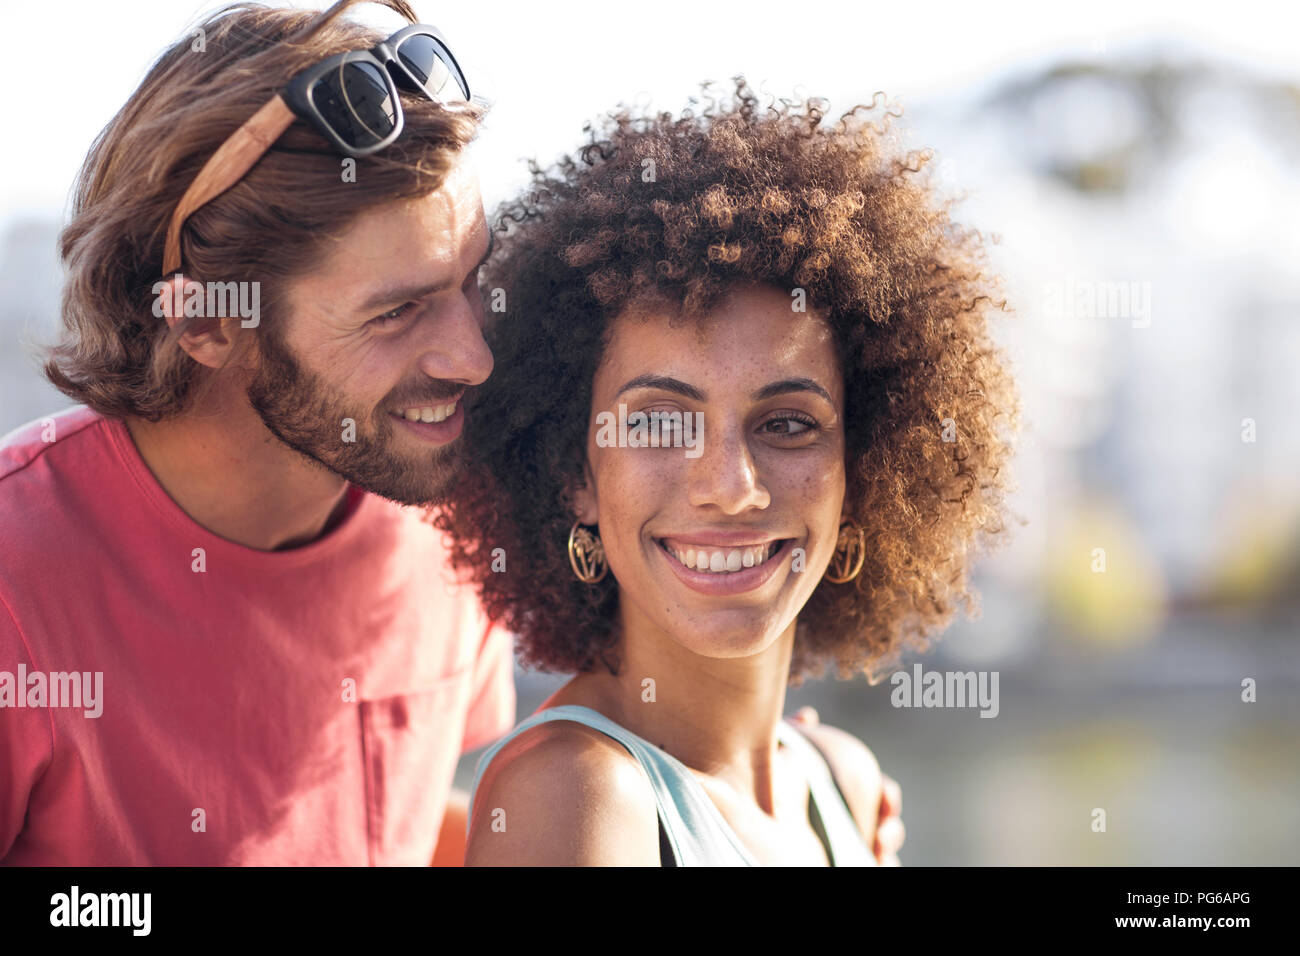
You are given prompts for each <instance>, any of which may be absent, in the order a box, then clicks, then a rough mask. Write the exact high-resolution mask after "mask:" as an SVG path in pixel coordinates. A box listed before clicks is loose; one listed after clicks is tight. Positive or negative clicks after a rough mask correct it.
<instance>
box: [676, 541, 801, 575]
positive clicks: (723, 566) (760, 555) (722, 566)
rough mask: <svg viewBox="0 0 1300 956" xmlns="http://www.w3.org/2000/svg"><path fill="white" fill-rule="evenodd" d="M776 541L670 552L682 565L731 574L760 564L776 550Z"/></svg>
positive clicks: (693, 568)
mask: <svg viewBox="0 0 1300 956" xmlns="http://www.w3.org/2000/svg"><path fill="white" fill-rule="evenodd" d="M776 548H777V542H772V543H771V544H765V545H764V544H760V545H756V546H754V547H752V548H729V549H727V550H726V551H722V550H718V551H709V550H706V549H704V548H701V549H699V550H698V551H697V550H696V549H695V548H687V549H685V550H684V551H679V550H676V549H673V550H672V554H673V556H674V557H675V558H677V560H678V561H680V562H681V563H682V565H683V566H684V567H687V568H691V569H692V570H696V571H709V572H711V573H713V574H731V573H734V572H736V571H739V570H741V569H742V568H752V567H754V566H755V565H759V564H762V563H763V562H764V561H766V560H767V559H768V558H770V557H771V556H772V553H773V552H775V551H776Z"/></svg>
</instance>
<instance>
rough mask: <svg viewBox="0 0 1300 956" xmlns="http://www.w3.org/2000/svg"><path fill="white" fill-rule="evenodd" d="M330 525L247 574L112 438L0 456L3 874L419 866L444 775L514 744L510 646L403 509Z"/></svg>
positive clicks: (62, 441) (236, 554) (82, 421)
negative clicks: (18, 868)
mask: <svg viewBox="0 0 1300 956" xmlns="http://www.w3.org/2000/svg"><path fill="white" fill-rule="evenodd" d="M349 505H350V511H349V512H348V514H347V515H346V517H344V518H343V519H342V521H341V522H340V523H339V524H338V525H337V526H336V527H335V528H333V529H332V530H331V531H330V532H329V533H328V534H326V535H323V536H322V537H321V538H319V539H318V540H316V541H314V542H312V543H311V544H309V545H306V546H305V547H300V548H296V549H292V550H287V551H259V550H256V549H253V548H247V547H244V546H242V545H239V544H235V543H233V542H231V541H228V540H226V539H224V538H220V537H218V536H216V535H214V534H212V533H211V532H209V531H207V530H205V529H204V528H202V527H201V526H199V525H198V524H196V523H195V522H194V521H193V520H192V519H191V518H190V517H189V516H188V515H187V514H186V513H185V512H184V511H182V510H181V508H180V507H179V506H178V505H177V504H176V503H175V502H174V501H172V499H171V498H170V497H168V495H167V494H166V492H164V491H163V489H162V487H161V486H160V485H159V484H158V482H157V480H156V479H155V478H154V477H153V474H152V473H151V472H150V471H149V469H148V467H147V466H146V465H145V463H144V461H143V459H141V457H140V455H139V453H138V452H137V450H136V448H135V444H134V442H133V441H132V439H131V436H130V432H128V431H127V429H126V426H125V425H124V424H123V423H122V422H121V421H120V420H117V419H112V418H105V417H103V416H101V415H98V414H96V413H94V412H92V411H91V410H89V409H87V408H85V407H77V408H74V409H70V410H68V411H66V412H62V413H59V414H58V415H54V416H51V418H49V419H43V420H40V421H37V422H33V423H31V424H29V425H26V426H24V427H22V428H20V429H18V430H17V431H15V432H12V433H11V434H10V435H8V436H7V437H5V438H4V439H3V441H0V863H4V864H11V865H13V864H35V865H65V864H76V865H92V866H98V865H143V864H166V865H187V864H196V865H224V864H252V865H258V864H261V865H280V864H284V865H366V864H372V865H388V864H416V865H427V864H428V863H429V861H430V860H431V859H432V857H433V851H434V845H435V843H436V841H437V836H438V831H439V827H440V825H441V822H442V816H443V812H444V810H445V808H446V803H447V796H448V793H449V791H450V789H451V786H452V781H453V777H454V773H455V769H456V764H457V760H458V758H459V757H460V755H461V753H462V752H464V751H469V750H473V749H476V748H477V747H480V746H482V745H484V744H487V743H489V742H491V741H493V740H495V739H496V738H498V737H499V736H501V735H502V734H503V733H505V732H506V731H508V730H509V729H510V728H511V727H512V726H513V725H514V719H515V691H514V672H513V661H512V648H511V639H510V635H509V634H508V633H506V632H505V631H503V630H501V629H499V628H494V627H493V626H491V625H490V624H489V622H488V621H487V620H486V619H485V618H484V616H483V614H482V612H481V610H480V609H479V606H478V602H477V601H476V600H475V599H474V597H473V594H472V592H471V591H470V590H469V589H468V588H458V587H455V586H454V585H453V584H452V583H451V578H450V572H449V571H448V570H447V568H446V552H445V549H444V547H443V545H442V543H441V536H440V534H439V533H438V532H437V531H435V530H434V529H433V528H432V527H431V526H430V525H428V524H427V523H426V522H424V521H423V520H422V519H421V515H420V512H419V510H418V509H413V508H404V507H401V506H399V505H396V504H393V503H392V502H389V501H387V500H386V499H383V498H379V497H377V496H375V495H371V494H368V493H365V492H363V491H361V490H360V489H358V488H355V487H354V488H352V489H351V490H350V492H349ZM73 672H75V673H76V674H78V675H79V677H78V678H76V679H74V678H73V677H72V676H71V675H72V674H73ZM20 698H21V699H20ZM20 704H21V705H22V706H20Z"/></svg>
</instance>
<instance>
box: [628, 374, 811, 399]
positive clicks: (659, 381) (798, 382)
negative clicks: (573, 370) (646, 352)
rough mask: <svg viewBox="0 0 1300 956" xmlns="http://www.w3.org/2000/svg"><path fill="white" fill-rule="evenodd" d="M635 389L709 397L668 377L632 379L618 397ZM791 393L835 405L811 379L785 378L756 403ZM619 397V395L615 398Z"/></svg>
mask: <svg viewBox="0 0 1300 956" xmlns="http://www.w3.org/2000/svg"><path fill="white" fill-rule="evenodd" d="M634 388H657V389H662V390H663V391H665V392H676V393H677V394H679V395H685V396H686V397H687V398H691V399H694V400H695V401H697V402H702V401H704V400H705V398H706V397H707V396H706V395H705V393H704V392H702V391H700V390H699V389H698V388H696V387H695V386H694V385H687V384H686V383H685V382H683V381H682V380H681V379H677V378H672V377H671V376H668V375H638V376H637V377H636V378H634V379H630V380H629V381H628V382H627V383H626V384H625V385H624V386H623V387H622V388H620V389H619V390H618V395H622V394H623V393H624V392H630V391H631V390H632V389H634ZM790 392H813V393H814V394H816V395H820V396H821V397H822V398H824V399H826V401H828V402H831V403H832V404H834V400H833V399H832V398H831V395H830V392H828V391H826V389H824V388H822V387H821V386H820V385H818V384H817V383H816V382H814V381H813V380H812V379H810V378H785V379H782V380H781V381H779V382H773V383H771V384H770V385H764V386H763V387H762V388H760V389H759V390H758V391H757V392H755V393H754V396H753V397H754V401H756V402H761V401H762V400H763V399H765V398H772V397H774V396H776V395H786V394H789V393H790ZM615 397H616V398H617V397H618V396H617V395H616V396H615Z"/></svg>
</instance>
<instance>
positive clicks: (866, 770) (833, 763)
mask: <svg viewBox="0 0 1300 956" xmlns="http://www.w3.org/2000/svg"><path fill="white" fill-rule="evenodd" d="M795 726H796V727H797V728H798V729H799V730H800V731H801V732H802V733H803V734H804V736H806V737H808V738H809V739H810V740H812V742H813V743H815V744H816V745H817V747H818V749H819V750H820V751H821V752H822V755H823V756H824V757H825V758H826V763H827V764H829V765H830V769H831V773H832V774H834V776H835V782H836V783H837V784H839V787H840V789H841V790H842V791H843V792H844V802H845V803H847V804H848V806H849V812H850V813H851V814H853V820H854V822H855V823H857V825H858V830H859V831H861V833H862V835H863V838H864V839H866V840H868V841H869V844H868V845H870V841H874V840H875V836H876V823H877V821H878V820H879V817H880V795H881V774H880V764H879V762H877V760H876V755H875V754H873V753H872V752H871V748H870V747H868V746H867V745H866V744H864V743H863V742H862V741H861V740H859V739H858V738H857V737H855V736H853V734H851V733H849V732H848V731H846V730H840V729H839V728H838V727H831V726H829V725H827V724H822V723H816V724H811V725H809V724H803V723H799V724H795Z"/></svg>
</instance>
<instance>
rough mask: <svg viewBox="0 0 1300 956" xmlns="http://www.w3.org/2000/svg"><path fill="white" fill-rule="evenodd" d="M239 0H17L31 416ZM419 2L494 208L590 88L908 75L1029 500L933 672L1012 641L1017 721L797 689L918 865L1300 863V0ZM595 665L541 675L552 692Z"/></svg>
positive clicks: (656, 99) (989, 666)
mask: <svg viewBox="0 0 1300 956" xmlns="http://www.w3.org/2000/svg"><path fill="white" fill-rule="evenodd" d="M221 5H222V4H220V3H191V2H188V0H123V2H121V3H116V4H103V3H98V2H93V0H81V2H72V0H68V2H65V3H63V4H60V5H58V7H57V8H54V7H50V6H49V5H46V4H36V3H18V2H14V0H6V2H5V8H4V19H5V22H6V24H7V25H8V27H9V29H8V30H7V34H8V35H9V36H11V37H26V38H28V39H32V38H36V37H40V36H47V35H50V32H51V31H53V30H55V29H61V30H62V31H63V32H62V33H61V34H60V37H61V39H60V42H59V44H58V45H57V50H58V55H59V58H60V59H61V60H62V61H63V62H64V63H65V66H58V65H57V64H55V63H53V62H52V61H51V59H50V52H49V50H48V48H47V47H46V46H45V45H43V44H38V43H25V44H22V45H19V46H16V47H15V48H14V49H11V50H10V51H9V53H8V55H7V57H6V62H5V64H4V66H3V68H2V69H3V70H4V73H5V76H6V78H7V79H8V82H7V83H6V84H5V86H6V87H7V88H9V89H17V88H28V89H29V91H30V90H31V88H32V87H35V88H36V95H29V96H25V97H23V98H21V100H20V101H17V102H14V103H12V104H10V106H9V111H10V116H11V121H10V129H11V132H14V131H18V130H26V131H28V132H29V133H32V134H34V138H32V139H31V140H28V139H27V137H25V136H24V137H21V138H14V139H11V140H10V142H8V143H7V144H6V146H5V148H4V149H3V150H2V151H0V433H4V432H8V431H9V430H10V429H12V428H15V427H17V426H18V425H20V424H22V423H24V422H26V421H29V420H31V419H34V418H38V417H41V416H42V415H44V414H46V413H48V412H50V411H53V410H56V409H58V408H62V407H64V406H66V405H67V404H69V403H68V401H67V400H66V399H65V398H64V397H63V396H62V395H60V394H59V393H57V392H55V391H54V390H53V389H52V388H51V387H50V386H48V385H47V384H46V383H45V382H44V380H43V379H42V377H41V375H40V373H39V371H38V369H37V366H36V363H35V361H34V360H33V358H32V356H31V352H30V345H31V344H32V343H35V342H46V341H50V340H51V339H52V338H53V337H54V336H55V334H56V330H57V327H58V293H59V287H60V282H61V275H60V269H59V265H58V262H57V258H56V254H55V241H56V237H57V234H58V230H59V228H60V226H61V223H62V222H63V220H64V217H65V215H66V203H67V197H68V190H69V187H70V186H71V184H72V181H73V178H74V176H75V174H76V171H77V168H78V166H79V165H80V163H81V160H82V159H83V157H84V156H85V153H86V151H87V149H88V148H89V146H90V144H91V142H92V140H93V138H94V137H95V135H96V134H97V132H98V131H99V130H100V129H101V128H102V126H103V125H104V124H105V123H106V122H107V121H108V120H109V119H110V118H111V117H112V115H113V114H114V113H115V112H116V110H117V109H118V108H119V107H120V106H121V104H122V103H123V102H124V101H125V99H126V98H127V96H128V95H129V94H130V92H131V91H132V90H133V89H134V87H135V85H136V84H137V83H138V82H139V80H140V79H141V78H142V76H143V75H144V73H145V71H146V69H147V67H148V65H149V64H150V63H151V62H152V59H153V58H154V57H155V56H156V55H157V54H158V52H159V51H160V50H161V49H162V47H163V46H164V45H166V44H167V43H169V42H171V41H172V40H174V39H176V38H178V37H180V36H182V35H184V33H185V28H186V27H187V26H188V25H189V24H190V23H191V22H193V21H194V20H195V19H196V18H197V17H198V16H199V15H200V14H202V13H205V12H208V11H211V10H212V9H215V8H217V7H219V6H221ZM297 5H299V6H313V7H320V6H324V5H325V4H323V3H305V4H304V3H300V4H297ZM414 5H415V8H416V10H417V12H418V13H419V14H420V15H421V17H422V19H425V20H428V21H430V22H433V23H436V24H438V25H439V26H440V27H441V28H442V29H443V30H444V31H445V32H446V33H447V35H448V37H449V39H450V40H451V42H452V44H453V48H454V49H455V50H456V51H457V53H458V55H460V54H462V53H463V56H462V62H463V65H464V66H465V68H466V72H467V73H468V75H469V77H470V82H471V84H475V83H477V84H478V85H480V86H483V87H485V88H486V90H487V92H488V94H489V95H490V96H492V97H493V98H494V100H495V103H496V105H495V107H494V110H493V112H492V114H491V116H490V119H489V123H488V127H487V130H486V132H485V133H484V135H483V137H482V139H481V140H480V142H479V143H478V144H477V146H476V147H475V151H476V157H475V158H476V160H477V163H478V167H479V170H480V180H481V184H482V189H483V194H484V200H485V203H486V205H487V206H488V210H489V213H490V212H491V209H492V207H493V206H494V205H495V204H496V203H497V202H498V201H500V200H501V199H503V198H505V197H507V196H509V195H511V194H512V193H513V192H514V191H516V190H518V189H519V188H520V187H521V186H522V185H523V183H524V182H525V181H526V178H527V176H526V169H525V166H524V163H523V161H524V159H525V158H528V157H536V158H538V159H539V160H540V161H542V162H543V163H548V162H550V161H552V160H553V159H555V158H556V157H557V156H558V155H559V154H560V153H561V152H563V151H566V150H569V149H571V148H573V147H574V146H575V145H576V144H577V143H579V142H580V141H581V139H582V125H583V123H584V121H586V120H587V119H589V118H591V117H594V116H596V115H598V114H599V113H601V112H603V111H606V110H608V109H611V108H612V107H614V106H615V105H616V104H617V103H618V102H620V101H627V102H639V103H650V104H652V105H653V106H654V107H655V108H657V109H667V110H673V111H676V110H680V109H681V108H682V107H683V106H686V105H687V103H688V99H689V98H690V97H691V96H692V95H693V94H695V93H697V92H698V84H699V83H700V82H701V81H703V80H706V79H712V80H718V81H723V82H725V81H726V80H727V79H728V77H730V76H732V75H733V74H736V73H744V74H745V75H746V76H747V77H748V78H749V79H750V80H751V82H752V83H753V84H754V85H755V87H756V88H759V89H760V90H762V91H765V92H767V93H770V94H772V95H774V96H790V95H792V94H801V95H818V96H824V97H827V98H828V99H829V100H830V102H831V107H832V110H831V112H833V113H837V112H841V111H843V110H847V109H848V108H850V107H851V106H853V105H854V104H856V103H859V102H864V103H869V102H871V100H872V96H873V94H874V93H875V92H876V91H877V90H882V91H884V92H885V93H886V94H887V95H888V97H889V100H890V102H891V103H894V104H897V105H899V106H901V108H902V110H903V116H902V119H901V120H900V121H897V124H898V125H900V126H901V127H902V128H904V129H906V131H907V136H908V142H909V144H910V145H912V146H913V147H915V148H918V149H919V148H924V147H929V148H931V149H933V150H934V158H933V160H932V161H933V163H934V164H935V169H936V172H937V174H938V179H939V182H940V183H941V185H942V187H943V188H944V189H945V190H946V191H948V192H949V193H950V194H952V195H956V196H963V197H965V198H964V199H963V201H962V203H961V204H960V205H959V206H958V207H957V217H958V219H959V220H960V221H961V222H963V223H965V224H968V225H971V226H975V227H977V228H979V229H980V230H981V231H983V232H984V233H986V234H989V235H992V236H994V237H995V238H996V239H997V243H996V245H994V246H993V248H992V255H993V257H994V261H995V264H996V265H997V267H998V268H999V269H1000V270H1001V271H1002V272H1003V274H1004V275H1005V276H1006V291H1007V293H1008V295H1009V298H1010V300H1011V305H1012V307H1013V308H1014V310H1015V311H1014V313H1013V314H1010V315H1008V316H1005V317H1003V318H1002V319H1000V320H999V325H998V327H997V335H998V337H999V340H1000V341H1001V342H1002V343H1003V344H1004V345H1005V347H1006V349H1007V352H1008V354H1009V355H1010V356H1011V358H1012V361H1013V364H1014V368H1015V371H1016V374H1017V375H1018V377H1019V381H1020V384H1021V389H1022V393H1023V398H1024V403H1025V413H1026V423H1025V424H1026V427H1025V431H1024V434H1023V436H1022V439H1021V451H1020V454H1019V457H1018V458H1017V460H1016V463H1015V474H1016V478H1017V480H1018V482H1019V485H1020V490H1019V492H1018V493H1017V494H1016V496H1015V497H1014V498H1013V499H1012V501H1011V507H1012V509H1013V510H1014V512H1015V513H1016V514H1017V515H1019V516H1020V517H1021V518H1023V520H1024V523H1023V524H1021V523H1019V522H1016V521H1013V522H1012V523H1011V525H1010V527H1009V535H1010V541H1009V543H1008V545H1007V546H1005V547H1003V548H1001V549H1000V550H999V551H997V552H995V553H994V554H993V555H990V556H989V557H987V558H985V559H984V560H983V562H982V563H981V564H980V565H979V566H978V572H977V574H976V576H975V583H976V586H977V587H978V589H979V591H980V593H981V596H982V601H981V603H982V613H981V614H980V616H978V617H977V618H976V619H973V620H971V619H961V620H959V622H958V623H956V624H955V625H954V626H953V627H952V628H950V629H949V631H948V632H947V633H945V634H944V635H943V636H942V638H941V639H940V640H939V641H938V642H937V644H936V647H935V649H934V650H932V651H931V652H930V653H929V654H926V655H924V656H921V657H918V658H911V657H909V658H907V659H905V661H904V666H905V668H906V669H907V670H908V671H910V670H911V668H912V666H913V664H915V663H917V662H919V663H921V664H922V665H923V666H924V668H925V669H926V670H927V671H930V670H941V671H996V672H997V673H998V674H999V692H1000V693H999V697H1000V700H999V713H998V716H997V717H996V718H995V719H981V718H980V717H979V712H978V710H976V709H966V710H962V709H902V708H895V707H893V706H891V704H890V694H891V690H892V688H891V686H890V683H889V681H888V679H887V678H886V679H885V680H883V681H881V682H879V683H877V684H876V685H874V686H872V685H870V684H869V683H868V682H867V681H866V680H865V679H859V680H856V681H849V682H836V681H834V680H827V681H824V682H820V683H809V684H808V685H806V686H805V687H803V688H800V689H797V690H793V691H792V692H791V694H790V697H789V708H788V709H789V710H791V711H793V710H794V709H795V708H796V707H798V706H800V705H802V704H812V705H814V706H815V707H817V708H818V709H819V711H820V713H821V716H822V720H823V721H825V722H827V723H833V724H836V725H838V726H841V727H844V728H846V729H848V730H851V731H852V732H854V733H855V734H857V735H858V736H860V737H861V738H862V739H863V740H865V741H866V742H867V743H868V744H869V745H870V746H871V747H872V748H873V750H874V751H875V753H876V755H877V757H878V758H879V760H880V763H881V765H882V767H883V768H884V770H885V771H886V772H887V773H889V774H890V775H892V776H893V777H895V778H896V779H897V780H898V781H899V782H900V783H901V785H902V788H903V803H904V812H903V819H904V821H905V823H906V825H907V833H908V836H907V844H906V846H905V847H904V850H903V853H902V859H903V862H904V864H905V865H932V864H957V865H975V864H1089V865H1130V864H1154V865H1160V864H1172V865H1191V864H1247V865H1251V864H1291V865H1294V864H1297V863H1300V756H1298V755H1297V749H1298V748H1297V740H1298V738H1300V693H1298V691H1300V653H1298V651H1297V636H1298V634H1300V477H1298V476H1297V472H1298V471H1300V468H1298V465H1300V421H1298V416H1300V367H1298V366H1300V268H1298V267H1297V263H1300V226H1298V225H1297V215H1296V214H1297V211H1298V210H1300V58H1298V57H1297V56H1296V53H1295V49H1296V48H1295V42H1294V37H1295V36H1296V32H1295V26H1296V24H1295V22H1294V20H1284V19H1279V18H1283V17H1286V16H1288V15H1289V16H1291V17H1294V16H1295V11H1287V10H1285V8H1283V7H1280V6H1278V5H1274V4H1263V3H1260V4H1253V3H1241V2H1238V3H1234V4H1232V5H1231V6H1229V7H1223V6H1221V5H1216V6H1213V7H1211V6H1206V7H1205V8H1198V7H1192V6H1188V5H1183V4H1176V3H1144V2H1124V3H1092V4H1088V5H1087V6H1086V8H1085V7H1080V6H1075V5H1071V6H1056V5H1051V6H1049V5H1041V4H1040V5H1034V6H1030V5H1028V4H1009V3H984V4H979V5H970V4H955V3H939V4H926V5H919V6H901V7H899V8H894V9H887V10H886V9H878V8H876V7H874V6H872V7H865V6H863V7H855V6H848V5H843V4H837V3H833V2H821V0H803V2H800V3H799V4H797V5H791V4H765V3H747V4H743V5H740V6H735V5H731V6H728V7H727V8H725V9H723V8H720V7H719V8H714V7H711V6H709V7H706V6H705V5H701V4H693V3H684V2H659V3H655V4H651V5H646V6H640V5H632V6H612V5H609V4H601V3H595V2H586V0H583V2H569V3H563V4H557V3H530V4H525V3H492V2H482V3H474V4H456V5H451V4H440V3H432V2H419V0H417V2H416V3H415V4H414ZM362 9H363V10H366V11H368V12H366V13H365V16H366V17H367V18H373V20H374V22H375V23H376V24H378V25H381V26H385V25H389V24H390V23H394V21H393V20H392V18H391V17H390V16H389V14H388V12H387V11H384V10H383V9H381V8H378V7H374V6H370V7H363V8H362ZM66 64H74V65H75V64H80V66H74V67H71V68H68V67H66ZM24 77H25V78H24ZM1097 549H1102V552H1104V562H1105V563H1104V570H1098V568H1099V562H1098V554H1099V552H1098V550H1097ZM565 679H566V678H565V677H563V676H555V675H540V674H530V673H524V672H522V671H521V672H520V673H519V674H518V687H519V716H520V717H521V718H522V717H525V716H527V715H528V714H530V713H531V712H532V711H533V710H534V709H535V708H536V707H537V706H538V705H539V704H540V703H541V701H542V700H543V699H544V698H545V697H546V696H548V695H549V694H550V693H551V692H552V691H553V690H554V689H555V688H556V687H558V686H559V685H560V684H562V683H563V682H564V680H565ZM1244 681H1254V682H1255V698H1256V699H1255V700H1253V701H1246V700H1243V694H1244V690H1243V682H1244ZM477 756H478V755H477V754H471V755H467V756H466V758H465V759H464V760H463V761H462V764H461V767H460V772H459V774H458V784H459V785H460V786H462V787H464V788H466V789H468V788H469V786H470V783H471V781H472V779H473V769H474V763H475V760H476V758H477ZM1094 808H1102V809H1104V810H1105V811H1106V831H1105V832H1104V833H1099V832H1094V830H1093V819H1094V817H1093V810H1094Z"/></svg>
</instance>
